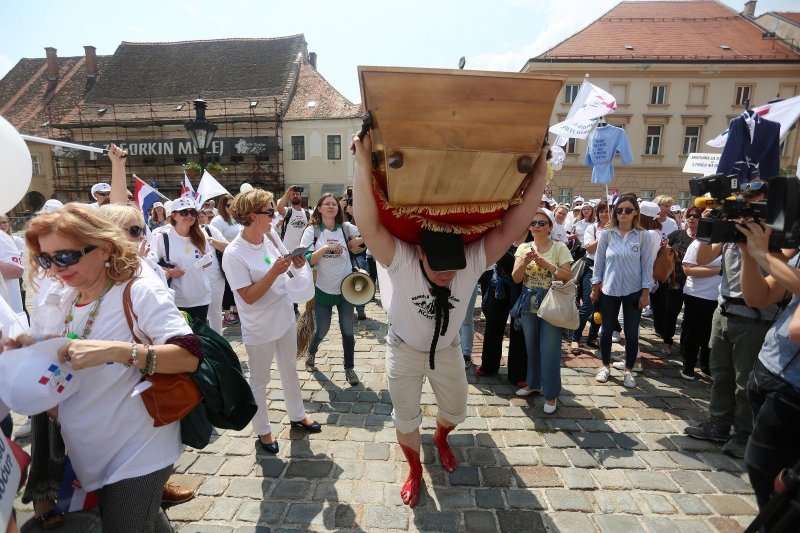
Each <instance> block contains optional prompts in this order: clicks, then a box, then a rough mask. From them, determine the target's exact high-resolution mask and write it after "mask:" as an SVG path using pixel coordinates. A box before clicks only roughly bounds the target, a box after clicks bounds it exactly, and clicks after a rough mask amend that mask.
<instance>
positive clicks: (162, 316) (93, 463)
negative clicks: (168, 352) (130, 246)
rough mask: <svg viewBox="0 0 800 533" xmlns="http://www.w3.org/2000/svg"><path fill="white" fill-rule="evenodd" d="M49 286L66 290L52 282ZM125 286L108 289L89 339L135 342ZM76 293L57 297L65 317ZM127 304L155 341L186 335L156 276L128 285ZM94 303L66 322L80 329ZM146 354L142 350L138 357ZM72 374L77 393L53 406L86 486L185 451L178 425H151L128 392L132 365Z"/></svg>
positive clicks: (134, 473) (133, 380)
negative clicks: (77, 376)
mask: <svg viewBox="0 0 800 533" xmlns="http://www.w3.org/2000/svg"><path fill="white" fill-rule="evenodd" d="M51 288H52V289H53V290H54V291H56V292H62V291H64V289H63V288H62V287H60V286H59V285H58V284H57V283H56V284H53V285H52V286H51ZM124 288H125V284H124V283H123V284H120V285H116V286H114V287H112V288H111V290H110V291H109V292H108V294H106V296H105V298H104V299H103V302H102V303H101V304H100V307H99V311H98V314H97V317H96V320H95V322H94V325H93V326H92V329H91V332H90V333H89V335H88V338H90V339H103V340H117V341H124V342H133V337H132V335H131V332H130V329H129V328H128V323H127V322H126V321H125V314H124V311H123V307H122V293H123V290H124ZM75 295H76V291H74V290H72V289H70V290H67V291H66V293H65V294H63V296H62V300H61V305H60V307H61V309H62V311H63V317H66V315H67V312H68V311H69V309H70V307H71V305H72V302H73V301H74V298H75ZM131 302H132V305H133V310H134V312H135V313H136V315H137V317H138V319H137V323H136V326H137V329H138V330H139V332H143V333H144V334H145V335H146V336H147V337H148V338H150V339H151V340H152V342H153V343H154V344H164V342H165V341H166V340H168V339H170V338H172V337H176V336H178V335H190V334H191V333H192V330H191V328H190V327H189V325H188V324H187V323H186V320H185V319H184V318H183V316H182V315H181V314H180V312H178V310H177V309H176V307H175V305H174V304H173V303H172V300H171V299H170V296H169V293H168V292H167V290H166V288H165V287H164V286H163V285H161V283H160V282H159V281H157V279H156V278H155V277H154V276H146V277H143V278H140V279H138V280H137V281H136V282H135V283H134V284H133V287H132V288H131ZM92 308H93V304H89V305H85V306H82V307H77V308H76V309H75V311H74V315H73V316H74V318H73V321H72V324H79V325H81V326H79V329H80V333H82V332H83V327H82V325H83V324H84V323H85V320H84V319H85V318H86V316H87V315H88V314H89V312H90V311H91V309H92ZM34 313H36V310H34ZM63 317H62V321H63ZM80 333H79V334H80ZM138 334H139V333H138V332H137V335H138ZM144 355H145V354H144V353H142V351H141V349H140V350H139V354H138V357H139V358H142V357H144ZM76 372H78V373H80V377H81V387H80V390H79V391H78V392H77V393H75V394H74V395H72V396H70V397H69V398H67V399H66V400H65V401H63V402H62V403H61V404H60V405H59V407H58V420H59V422H60V423H61V435H62V436H63V438H64V442H65V443H66V447H67V450H69V456H70V459H71V461H72V466H73V467H74V468H75V473H76V474H77V476H78V479H80V481H81V484H82V485H83V488H84V489H86V490H89V491H90V490H95V489H98V488H100V487H103V486H105V485H108V484H110V483H115V482H117V481H120V480H122V479H129V478H133V477H138V476H144V475H146V474H149V473H152V472H155V471H156V470H160V469H162V468H165V467H167V466H170V465H172V464H174V463H175V461H176V460H177V459H178V458H179V457H180V455H181V453H182V452H183V445H182V444H181V435H180V423H178V422H175V423H172V424H168V425H166V426H161V427H153V419H152V418H151V417H150V415H149V414H148V412H147V409H146V408H145V406H144V403H143V402H142V399H141V397H140V396H133V397H131V393H132V392H133V389H134V387H136V385H138V384H139V382H140V381H141V379H142V375H141V374H140V373H139V371H138V370H137V369H135V368H125V366H124V365H122V364H118V363H113V364H104V365H99V366H94V367H91V368H84V369H81V370H77V371H76Z"/></svg>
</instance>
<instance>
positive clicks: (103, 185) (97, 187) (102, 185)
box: [92, 183, 111, 194]
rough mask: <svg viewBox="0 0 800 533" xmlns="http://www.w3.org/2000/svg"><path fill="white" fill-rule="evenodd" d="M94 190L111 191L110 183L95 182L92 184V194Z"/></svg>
mask: <svg viewBox="0 0 800 533" xmlns="http://www.w3.org/2000/svg"><path fill="white" fill-rule="evenodd" d="M96 192H111V185H109V184H108V183H95V184H94V185H92V194H94V193H96Z"/></svg>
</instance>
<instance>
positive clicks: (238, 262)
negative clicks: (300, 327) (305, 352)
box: [222, 230, 308, 345]
mask: <svg viewBox="0 0 800 533" xmlns="http://www.w3.org/2000/svg"><path fill="white" fill-rule="evenodd" d="M272 239H273V240H274V241H275V242H274V243H273V241H272V240H270V239H269V237H268V236H267V235H264V242H263V243H262V244H261V246H254V245H252V244H250V243H249V242H247V241H246V240H244V238H243V237H242V234H241V233H240V234H239V235H238V236H237V237H236V238H235V239H233V242H231V243H230V244H229V245H228V247H227V248H226V249H225V254H224V255H223V256H222V268H223V269H224V270H225V276H226V277H227V279H228V284H229V285H230V286H231V290H232V291H233V299H234V300H236V306H237V308H238V309H239V320H241V322H242V341H243V342H244V343H245V344H249V345H254V344H265V343H267V342H270V341H273V340H275V339H279V338H280V337H282V336H283V335H284V334H285V333H286V331H287V330H288V329H289V328H291V327H294V324H295V322H294V310H293V308H292V302H291V301H290V300H289V298H288V297H287V296H286V280H287V279H288V277H287V275H286V274H282V275H280V276H278V278H277V279H276V280H275V282H274V283H273V284H272V286H271V287H270V288H269V290H268V291H267V292H266V293H264V295H263V296H262V297H261V298H259V299H258V300H256V301H255V302H254V303H252V304H248V303H247V302H245V301H244V300H243V299H242V297H241V296H239V289H242V288H244V287H248V286H250V285H252V284H253V283H256V282H257V281H258V280H260V279H261V278H263V277H264V276H265V275H266V274H267V272H269V270H270V269H271V268H272V265H273V264H275V261H276V260H277V259H278V258H279V257H280V256H282V255H286V253H287V251H286V248H285V247H284V246H283V244H282V243H281V240H280V238H279V237H278V235H277V234H276V233H275V231H274V230H273V231H272ZM276 244H277V246H276ZM304 268H308V267H304ZM291 270H293V271H295V268H294V267H291Z"/></svg>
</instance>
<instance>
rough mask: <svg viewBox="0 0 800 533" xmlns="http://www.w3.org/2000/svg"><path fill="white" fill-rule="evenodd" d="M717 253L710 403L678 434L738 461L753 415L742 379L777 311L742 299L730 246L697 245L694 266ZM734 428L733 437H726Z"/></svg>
mask: <svg viewBox="0 0 800 533" xmlns="http://www.w3.org/2000/svg"><path fill="white" fill-rule="evenodd" d="M766 194H767V183H766V182H762V181H756V182H750V183H748V184H747V185H746V186H745V187H744V189H743V190H742V193H741V195H740V196H741V198H743V199H745V200H747V201H748V202H755V201H760V200H764V199H765V198H766ZM720 255H722V271H721V275H722V282H721V283H720V296H719V306H718V307H717V309H716V311H714V317H713V319H712V325H711V340H710V343H711V355H710V358H709V362H710V367H711V379H712V380H713V383H712V384H711V400H710V402H709V413H710V415H711V416H710V419H709V420H708V421H707V422H704V423H702V424H700V425H697V426H690V427H687V428H686V429H685V430H684V431H685V432H686V434H687V435H689V436H690V437H694V438H697V439H703V440H710V441H714V442H719V443H723V442H724V443H725V445H724V446H723V448H722V451H723V453H725V454H727V455H730V456H733V457H737V458H743V457H744V453H745V447H746V446H747V440H748V438H749V436H750V433H751V432H752V429H753V413H752V411H751V409H750V405H749V404H748V401H747V380H748V379H749V378H750V373H751V372H752V370H753V363H754V362H755V359H756V357H757V356H758V352H759V350H760V349H761V345H762V344H763V343H764V336H765V335H766V334H767V330H769V328H770V326H771V325H772V324H773V322H774V321H775V318H776V317H777V316H778V314H779V313H780V307H779V306H778V305H777V303H776V302H770V303H769V304H763V305H762V306H760V307H759V306H753V305H751V304H748V303H747V302H746V301H745V300H744V296H743V294H742V287H741V283H740V281H739V274H740V271H741V264H742V255H743V254H742V251H741V249H740V248H739V246H737V245H736V244H734V243H724V244H722V243H717V244H705V243H701V244H700V246H699V248H698V250H697V264H698V265H705V264H708V263H710V262H711V261H713V260H714V259H716V258H717V257H719V256H720ZM731 425H733V426H734V434H733V437H731V436H730V431H731Z"/></svg>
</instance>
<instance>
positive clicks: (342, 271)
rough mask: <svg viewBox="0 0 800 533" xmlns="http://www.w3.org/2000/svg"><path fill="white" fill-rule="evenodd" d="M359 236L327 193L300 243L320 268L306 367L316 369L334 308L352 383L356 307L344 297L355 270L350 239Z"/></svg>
mask: <svg viewBox="0 0 800 533" xmlns="http://www.w3.org/2000/svg"><path fill="white" fill-rule="evenodd" d="M357 235H358V229H357V228H356V227H355V226H353V225H352V224H350V223H349V222H345V221H344V212H343V211H342V207H341V206H340V205H339V202H338V201H337V200H336V197H335V196H334V195H332V194H330V193H328V194H323V195H322V196H321V197H320V199H319V200H318V201H317V206H316V208H315V209H314V212H313V213H311V220H310V221H309V223H308V227H306V229H305V231H304V232H303V236H302V237H301V239H300V246H303V247H306V248H308V249H309V250H311V252H310V253H309V254H307V255H308V257H309V260H308V261H309V263H311V266H312V267H314V269H315V270H316V271H317V279H316V292H315V295H314V338H313V339H312V340H311V346H309V349H308V359H307V360H306V370H309V371H313V370H314V368H315V367H314V360H315V358H316V355H317V350H319V345H320V343H322V341H323V340H324V339H325V335H327V334H328V330H329V329H330V327H331V316H332V315H333V308H334V307H336V312H337V314H338V315H339V331H341V333H342V349H343V350H344V373H345V378H346V379H347V382H348V383H349V384H350V385H357V384H358V375H357V374H356V372H355V370H354V369H353V367H354V366H355V343H356V341H355V337H354V336H353V309H354V306H353V304H351V303H350V302H348V301H347V300H345V299H344V298H343V297H342V289H341V286H342V281H344V278H345V277H346V276H347V275H348V274H350V273H351V272H352V271H353V267H352V263H351V262H350V254H349V252H348V239H349V238H352V237H355V236H357Z"/></svg>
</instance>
